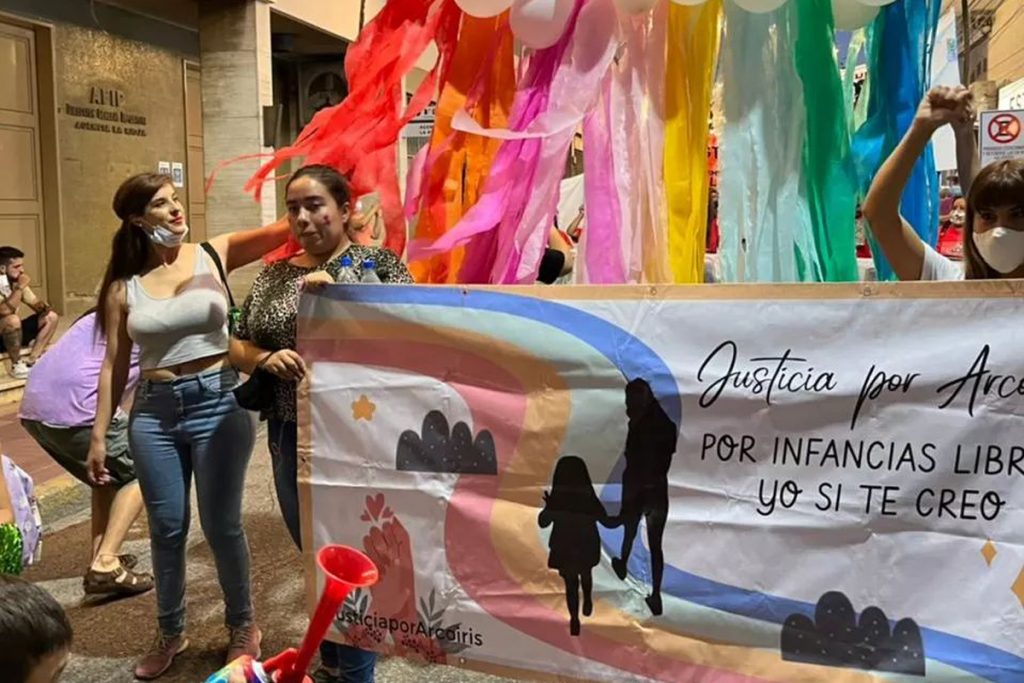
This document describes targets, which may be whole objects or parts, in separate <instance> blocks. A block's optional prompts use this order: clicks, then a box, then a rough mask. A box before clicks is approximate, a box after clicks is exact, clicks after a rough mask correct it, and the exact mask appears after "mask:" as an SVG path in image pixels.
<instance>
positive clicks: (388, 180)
mask: <svg viewBox="0 0 1024 683" xmlns="http://www.w3.org/2000/svg"><path fill="white" fill-rule="evenodd" d="M461 18H462V12H461V10H460V9H459V8H458V6H457V5H456V4H455V2H454V0H388V2H387V4H385V6H384V8H383V9H382V10H381V11H380V13H379V14H377V16H376V17H374V18H373V20H371V21H370V23H369V24H367V25H366V27H365V28H364V29H363V31H362V33H360V34H359V37H358V39H357V40H356V42H355V43H354V44H353V45H352V46H351V47H350V48H349V50H348V54H347V55H346V57H345V74H346V77H347V79H348V86H349V93H348V97H346V98H345V99H344V100H343V101H342V102H341V103H340V104H338V105H336V106H334V107H329V108H326V109H322V110H321V111H319V112H317V114H316V115H315V116H314V117H313V120H312V121H311V122H310V123H309V125H307V126H306V128H305V129H304V130H303V131H302V133H301V134H300V135H299V137H298V138H297V139H296V141H295V142H294V143H293V144H292V145H290V146H289V147H285V148H282V149H280V150H278V151H277V152H276V153H275V154H274V158H273V159H272V160H271V161H269V162H268V163H266V164H264V166H263V167H262V168H260V170H259V171H258V172H257V173H256V174H255V175H254V176H253V177H252V178H251V179H250V180H249V182H248V183H247V184H246V186H245V189H246V191H247V192H248V191H251V192H253V193H254V195H255V196H256V198H257V199H259V197H260V194H261V190H262V187H263V183H265V182H267V181H268V179H269V177H270V176H271V175H272V174H273V173H274V171H275V170H276V169H277V168H279V167H280V166H281V165H282V164H283V163H284V162H286V161H288V160H289V159H293V158H295V157H305V163H307V164H326V165H328V166H332V167H333V168H335V169H337V170H338V171H339V172H340V173H342V174H344V175H346V176H348V177H349V179H350V180H351V182H352V186H353V190H354V192H355V194H356V196H360V195H363V194H367V193H369V192H374V191H376V192H378V193H379V194H380V200H381V210H382V213H383V216H384V224H385V227H386V230H387V237H386V239H385V243H384V246H385V247H387V248H389V249H391V250H392V251H394V252H395V253H397V254H402V253H403V252H404V251H405V243H406V229H405V217H404V215H403V207H402V200H401V192H400V189H399V186H398V169H397V154H398V152H397V144H398V137H399V135H401V132H402V129H403V128H405V126H406V125H407V124H408V123H409V121H411V120H412V119H413V118H414V117H415V116H416V115H417V114H419V113H420V112H422V111H423V110H424V109H425V108H426V106H427V105H428V104H429V103H430V101H431V100H432V99H433V98H434V96H435V93H436V92H437V87H438V81H439V75H440V74H441V73H444V74H447V68H448V65H449V64H450V63H451V60H452V55H453V53H454V50H455V46H456V43H457V38H458V32H459V23H460V20H461ZM431 42H435V43H436V44H437V46H438V58H437V61H436V62H435V64H434V66H433V68H432V69H431V70H430V72H429V74H428V75H427V77H426V78H425V79H424V80H423V82H422V83H421V84H420V86H419V88H417V90H416V92H415V93H414V94H413V97H412V99H411V101H410V102H409V104H408V106H406V105H405V94H404V89H403V87H402V82H403V78H404V77H405V76H406V75H407V74H408V73H409V72H410V71H411V70H412V69H413V67H414V66H415V65H416V63H417V62H418V61H419V59H420V58H421V57H422V55H423V53H424V52H425V51H426V49H427V47H428V46H429V45H430V43H431ZM298 250H299V247H298V244H297V243H296V242H294V241H290V242H289V244H288V245H286V246H285V247H283V248H282V249H280V250H278V251H277V252H275V253H273V254H271V255H270V256H268V257H267V260H268V261H271V260H280V259H282V258H289V257H290V256H293V255H294V254H295V253H297V252H298Z"/></svg>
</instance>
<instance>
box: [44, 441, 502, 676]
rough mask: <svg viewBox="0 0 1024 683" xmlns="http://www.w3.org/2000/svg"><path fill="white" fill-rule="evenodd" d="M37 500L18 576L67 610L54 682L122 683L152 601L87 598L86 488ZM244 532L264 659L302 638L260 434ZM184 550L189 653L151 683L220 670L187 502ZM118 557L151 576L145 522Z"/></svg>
mask: <svg viewBox="0 0 1024 683" xmlns="http://www.w3.org/2000/svg"><path fill="white" fill-rule="evenodd" d="M46 490H47V492H46V494H45V495H44V497H43V499H42V508H43V510H42V512H43V517H44V522H45V524H46V529H47V533H46V536H45V538H44V541H43V556H42V561H41V562H40V563H39V564H38V565H37V566H35V567H32V568H30V569H29V570H28V571H27V572H26V575H25V577H26V578H27V579H29V580H31V581H33V582H35V583H37V584H39V585H41V586H43V587H44V588H46V589H47V590H48V591H49V592H50V593H51V594H53V595H54V597H56V598H57V600H58V601H59V602H60V603H61V605H63V607H64V609H65V610H67V613H68V616H69V617H70V619H71V623H72V626H73V628H74V634H75V641H74V646H73V655H72V658H71V662H70V664H69V666H68V669H67V670H66V672H65V674H64V676H63V678H62V679H61V681H62V683H98V682H100V681H103V682H108V683H130V682H131V681H134V680H135V679H134V676H133V675H132V673H131V670H132V665H133V662H134V660H135V658H136V657H137V656H138V655H139V654H140V653H142V652H143V651H145V649H146V648H147V647H148V645H149V644H150V642H151V641H152V639H153V637H154V636H155V633H156V617H155V615H156V603H155V595H154V594H153V593H152V592H150V593H149V594H147V595H143V596H139V597H135V598H129V599H122V600H116V601H102V600H101V601H95V600H91V599H86V598H85V596H84V594H83V592H82V585H81V576H82V574H83V572H84V570H85V568H86V565H87V562H88V553H89V550H88V548H89V516H88V515H89V511H88V496H89V493H88V489H87V488H86V487H85V486H82V485H81V484H78V483H77V482H74V481H73V480H71V479H70V478H69V477H65V478H63V479H60V478H58V479H57V480H55V481H49V482H48V483H47V487H46ZM244 510H245V524H246V532H247V533H248V536H249V545H250V547H251V549H252V588H253V598H254V601H255V606H256V612H257V618H258V620H259V623H260V625H261V627H262V629H263V633H264V640H263V652H264V656H270V655H272V654H276V653H277V652H280V651H281V650H283V649H285V648H287V647H291V646H294V645H296V644H297V643H298V642H299V641H300V639H301V637H302V634H303V633H304V632H305V628H306V623H307V615H306V613H305V612H304V600H303V583H302V568H301V566H300V557H299V553H298V551H297V550H295V548H294V547H293V546H292V543H291V540H290V539H289V537H288V534H287V532H286V530H285V527H284V524H283V523H282V522H281V519H280V515H279V512H278V509H277V503H276V500H275V497H274V487H273V479H272V474H271V469H270V456H269V454H268V452H267V448H266V440H265V436H264V434H263V430H262V429H261V431H260V435H259V439H258V445H257V449H256V451H255V453H254V454H253V458H252V463H251V465H250V468H249V476H248V480H247V483H246V497H245V505H244ZM192 511H193V514H192V518H193V523H192V526H191V531H190V534H189V541H188V593H187V595H188V627H187V629H188V636H189V640H190V641H191V647H190V648H189V650H188V651H187V652H185V653H184V654H182V655H181V656H179V657H178V659H177V660H176V662H175V664H174V667H173V668H172V669H171V671H170V672H169V673H168V674H167V675H165V676H164V677H163V678H161V679H160V681H162V682H166V683H202V682H203V681H205V680H206V678H207V677H208V676H209V675H210V674H211V673H213V672H215V671H217V670H218V669H219V668H221V667H222V666H223V665H224V653H225V648H226V647H227V632H226V630H225V629H224V627H223V602H222V599H221V592H220V588H219V586H218V583H217V576H216V570H215V567H214V564H213V557H212V556H211V554H210V551H209V547H208V546H207V544H206V542H205V541H204V540H203V537H202V532H201V530H200V529H199V520H198V513H197V512H196V506H195V498H194V494H193V501H192ZM125 551H126V552H131V553H135V554H136V555H138V556H139V558H140V568H142V569H145V570H147V571H148V570H149V569H150V552H149V542H148V535H147V532H146V525H145V519H144V518H143V519H140V521H139V522H138V523H137V524H136V525H135V527H134V528H133V529H132V532H131V534H130V537H129V542H128V543H127V547H126V548H125ZM506 680H507V679H501V678H496V677H492V676H485V675H483V674H478V673H475V672H471V671H466V670H462V669H458V668H454V667H439V666H424V665H420V664H416V663H412V662H409V661H405V660H398V659H388V660H384V661H382V662H381V664H380V665H379V666H378V668H377V681H378V683H399V682H402V683H414V682H420V681H422V682H423V683H427V682H428V681H429V682H430V683H457V682H458V683H462V682H471V681H472V682H474V683H475V682H479V683H501V682H502V681H506Z"/></svg>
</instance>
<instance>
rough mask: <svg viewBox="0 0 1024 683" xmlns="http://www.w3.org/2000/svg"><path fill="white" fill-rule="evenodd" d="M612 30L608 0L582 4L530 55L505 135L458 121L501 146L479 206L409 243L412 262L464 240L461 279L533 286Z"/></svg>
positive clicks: (611, 50) (607, 59)
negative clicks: (552, 40)
mask: <svg viewBox="0 0 1024 683" xmlns="http://www.w3.org/2000/svg"><path fill="white" fill-rule="evenodd" d="M615 27H616V18H615V12H614V7H613V5H612V0H590V1H589V2H584V0H580V1H579V2H577V4H576V6H575V8H574V11H573V15H572V17H571V19H570V21H569V24H568V26H567V28H566V31H565V33H564V35H563V36H562V37H561V38H560V39H559V41H558V42H557V43H556V44H555V45H553V46H551V47H550V48H545V49H542V50H538V51H536V52H534V53H532V54H531V55H530V56H529V58H528V64H527V66H526V72H525V74H524V75H523V78H522V79H521V82H520V85H519V89H518V92H517V95H516V102H515V105H514V107H513V113H512V116H511V118H510V124H509V127H510V130H504V129H483V128H481V127H479V126H478V125H476V124H474V122H473V121H472V120H471V119H469V117H468V116H465V117H461V119H460V118H459V117H457V118H456V121H455V128H457V129H459V130H463V131H466V132H470V133H475V134H478V135H485V136H489V137H494V138H496V139H501V140H503V142H502V145H501V148H500V149H499V151H498V154H497V156H496V157H495V162H494V165H493V166H492V168H491V173H490V175H489V176H488V178H487V181H486V183H485V185H484V192H483V195H482V197H481V199H480V201H479V202H478V203H477V204H476V206H474V207H473V208H472V209H471V210H470V211H469V213H467V214H466V216H465V217H464V218H463V219H462V221H460V222H459V224H458V225H456V226H455V227H454V228H453V229H452V230H450V231H449V232H448V233H446V234H445V235H444V236H442V237H441V238H440V239H438V240H436V241H435V242H434V243H433V244H431V245H420V244H413V245H412V247H411V248H410V255H411V256H412V257H413V258H414V259H418V258H423V257H425V256H428V255H431V254H434V253H442V252H444V251H448V250H450V249H452V248H455V247H457V246H460V245H462V244H467V243H468V247H467V252H466V258H465V261H464V263H463V267H462V271H461V274H460V281H461V282H467V283H481V282H483V283H486V282H490V283H495V284H512V283H532V282H533V281H535V279H536V274H537V269H538V267H539V264H540V259H541V256H542V255H543V252H544V248H545V246H546V242H547V237H548V234H549V231H550V229H551V227H552V226H553V224H554V220H553V219H554V213H555V209H556V204H557V198H558V186H559V182H560V181H561V179H562V174H563V172H564V168H565V158H566V154H567V152H568V148H569V144H570V143H571V141H572V138H573V135H574V132H575V130H576V128H577V127H578V126H579V125H580V123H582V121H583V119H584V116H585V115H586V113H587V112H588V111H589V110H590V108H591V107H592V106H593V104H594V103H595V102H596V101H597V99H598V96H599V94H600V87H601V84H602V82H603V79H604V76H605V74H606V73H607V71H608V68H609V66H610V64H611V62H612V59H613V57H614V54H615V47H616V46H615V43H614V40H613V37H614V35H615Z"/></svg>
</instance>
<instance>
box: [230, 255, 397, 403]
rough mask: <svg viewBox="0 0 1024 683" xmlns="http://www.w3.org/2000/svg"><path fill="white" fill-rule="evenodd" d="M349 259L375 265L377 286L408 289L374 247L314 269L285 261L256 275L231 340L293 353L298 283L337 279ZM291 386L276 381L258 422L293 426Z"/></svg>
mask: <svg viewBox="0 0 1024 683" xmlns="http://www.w3.org/2000/svg"><path fill="white" fill-rule="evenodd" d="M345 256H348V257H350V258H351V259H352V262H353V263H355V264H356V269H357V271H359V270H360V269H361V264H362V263H363V262H365V261H366V260H368V259H369V260H374V261H376V262H377V275H378V276H379V277H380V279H381V281H382V282H386V283H404V284H411V283H412V282H413V279H412V276H411V275H410V274H409V269H408V268H406V266H405V264H404V263H402V261H401V260H400V259H399V258H398V257H397V256H395V254H394V252H392V251H389V250H387V249H381V248H378V247H364V246H361V245H352V246H351V247H349V248H348V249H346V250H345V251H344V253H342V254H339V255H338V256H337V257H335V258H333V259H331V260H330V261H328V262H327V263H324V264H323V265H321V266H317V267H314V268H305V267H301V266H296V265H293V264H291V263H288V262H287V261H279V262H277V263H273V264H271V265H269V266H267V267H266V268H264V269H263V271H262V272H261V273H260V274H259V276H257V278H256V281H255V282H254V283H253V285H252V291H251V292H250V293H249V296H248V297H247V298H246V300H245V303H244V304H243V305H242V310H241V316H240V318H239V320H238V324H237V326H236V328H235V337H236V338H238V339H241V340H243V341H249V342H252V343H253V344H255V345H256V346H258V347H260V348H261V349H266V350H268V351H279V350H281V349H294V348H295V336H296V330H297V322H296V318H297V317H298V308H299V296H300V290H299V286H300V282H301V281H302V278H304V277H305V276H307V275H309V274H310V273H313V272H316V271H318V270H325V271H327V273H328V274H329V275H330V276H331V277H332V278H335V279H336V278H337V277H338V271H340V270H341V260H342V259H343V258H344V257H345ZM295 390H296V385H295V383H293V382H282V381H280V380H277V381H275V386H274V406H273V408H271V409H270V410H269V411H266V412H265V413H264V414H263V415H262V417H263V418H268V419H275V420H281V421H283V422H296V421H297V420H298V418H297V414H296V391H295Z"/></svg>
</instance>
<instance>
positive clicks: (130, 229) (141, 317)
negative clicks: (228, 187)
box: [87, 173, 288, 680]
mask: <svg viewBox="0 0 1024 683" xmlns="http://www.w3.org/2000/svg"><path fill="white" fill-rule="evenodd" d="M114 212H115V213H116V214H117V216H118V218H120V219H121V221H122V223H121V227H120V228H119V229H118V231H117V233H116V234H115V235H114V242H113V253H112V254H111V258H110V263H109V264H108V266H107V272H106V275H105V276H104V279H103V285H102V287H101V289H100V296H99V302H98V304H99V311H100V312H101V314H102V315H101V316H100V317H99V318H98V323H99V328H100V330H101V331H102V332H103V333H104V334H106V338H107V352H106V358H105V360H104V363H103V366H102V369H101V371H100V380H99V396H98V404H97V409H96V421H95V426H94V428H93V434H92V445H91V447H90V449H89V456H88V461H87V468H88V471H89V477H90V479H91V480H92V481H94V483H96V484H97V485H102V484H103V483H105V481H106V479H107V478H108V475H107V472H106V468H105V466H104V463H105V460H106V433H107V429H108V427H109V426H110V421H111V418H112V417H113V415H114V411H115V409H116V408H117V406H118V404H119V403H120V402H121V395H122V393H123V392H124V387H125V382H126V380H127V378H128V368H129V364H130V359H131V351H132V342H134V343H135V344H136V345H137V346H138V347H139V352H140V353H139V355H140V358H139V366H140V369H141V371H142V381H141V383H140V385H139V388H138V390H137V392H136V396H135V403H134V405H133V408H132V419H131V426H130V428H129V442H130V446H131V452H132V455H133V457H134V460H135V466H136V470H137V474H138V479H139V483H140V485H141V487H142V496H143V500H144V501H145V503H146V509H147V512H148V515H149V528H150V539H151V541H150V542H151V546H152V550H153V569H154V572H153V573H154V578H155V579H156V592H157V610H158V615H157V616H158V622H159V635H158V637H157V639H156V642H155V643H154V645H153V647H152V648H151V650H150V651H149V653H148V654H146V655H145V656H144V657H142V659H140V660H139V662H138V665H137V666H136V668H135V676H136V677H137V678H140V679H143V680H150V679H153V678H157V677H158V676H160V675H162V674H163V673H164V672H166V671H167V669H168V668H170V666H171V663H172V662H173V660H174V657H175V656H176V655H177V654H178V653H180V652H182V651H183V650H184V649H185V648H186V647H187V646H188V641H187V640H186V638H185V635H184V629H185V543H186V540H187V538H188V528H189V520H190V510H189V490H190V488H191V484H192V475H193V473H194V475H195V480H196V493H197V497H198V500H199V518H200V522H201V524H202V528H203V534H204V535H205V536H206V540H207V542H208V543H209V544H210V549H211V551H212V552H213V556H214V560H215V561H216V565H217V574H218V577H219V579H220V585H221V589H222V590H223V591H224V601H225V622H226V625H227V627H228V629H229V631H230V644H229V646H228V652H227V660H228V661H233V660H235V659H237V658H238V657H240V656H243V655H251V656H253V657H255V658H258V657H259V654H260V638H261V634H260V630H259V628H258V627H257V626H256V623H255V618H254V615H253V608H252V600H251V597H250V591H249V546H248V542H247V541H246V538H245V531H244V529H243V527H242V490H243V487H244V483H245V470H246V466H247V464H248V461H249V456H250V455H251V453H252V447H253V442H254V439H255V433H254V429H253V423H252V418H251V417H250V415H249V413H248V412H247V411H245V410H244V409H242V408H240V407H239V406H238V404H237V402H236V401H235V397H234V395H233V394H232V389H234V387H235V386H236V385H237V383H238V374H237V372H236V371H235V370H234V369H232V368H231V366H230V365H229V364H228V362H227V353H228V343H229V337H228V321H229V317H230V312H229V310H228V299H227V296H226V292H225V289H224V286H223V285H222V280H221V278H220V276H219V274H218V268H217V264H218V261H219V262H220V263H221V264H224V265H225V266H226V269H227V270H228V271H231V270H233V269H235V268H238V267H241V266H244V265H246V264H248V263H251V262H253V261H256V260H257V259H259V258H260V256H262V255H263V254H265V253H267V252H269V251H272V250H273V249H275V248H277V247H279V246H280V245H281V244H283V243H284V241H285V240H286V239H287V236H288V227H287V226H286V225H285V226H281V227H271V228H263V229H260V230H252V231H246V232H237V233H232V234H229V235H223V236H220V237H217V238H215V239H213V240H211V241H210V242H209V243H207V244H204V245H202V247H199V246H197V245H193V244H186V243H185V242H184V239H185V237H186V236H187V235H188V225H187V224H186V221H185V214H184V212H183V210H182V205H181V201H180V200H179V199H178V196H177V193H176V192H175V190H174V185H173V183H172V181H171V179H170V178H169V177H167V176H163V175H155V174H149V173H147V174H142V175H138V176H135V177H133V178H129V179H128V180H127V181H125V182H124V184H122V185H121V187H120V189H119V190H118V191H117V194H116V195H115V197H114ZM214 255H215V256H216V260H215V258H214Z"/></svg>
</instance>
